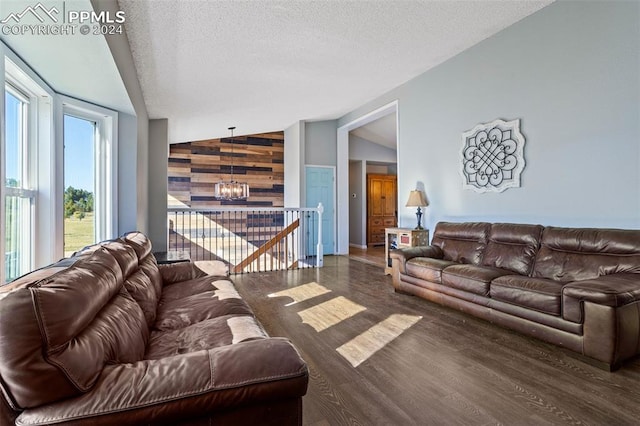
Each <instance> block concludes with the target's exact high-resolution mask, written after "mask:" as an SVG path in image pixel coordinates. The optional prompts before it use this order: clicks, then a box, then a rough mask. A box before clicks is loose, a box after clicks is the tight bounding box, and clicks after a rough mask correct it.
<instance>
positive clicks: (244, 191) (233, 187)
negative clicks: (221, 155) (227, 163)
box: [214, 127, 249, 201]
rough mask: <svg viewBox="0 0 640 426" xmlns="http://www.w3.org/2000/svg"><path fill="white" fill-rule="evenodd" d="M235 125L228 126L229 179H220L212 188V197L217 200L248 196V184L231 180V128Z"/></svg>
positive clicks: (240, 198) (238, 198) (230, 199)
mask: <svg viewBox="0 0 640 426" xmlns="http://www.w3.org/2000/svg"><path fill="white" fill-rule="evenodd" d="M234 129H235V127H229V130H230V131H231V180H230V181H229V182H225V181H224V180H223V181H220V182H218V183H216V185H215V189H214V197H215V198H216V199H218V200H226V201H232V200H246V199H247V198H248V197H249V184H247V183H240V182H236V181H234V180H233V130H234Z"/></svg>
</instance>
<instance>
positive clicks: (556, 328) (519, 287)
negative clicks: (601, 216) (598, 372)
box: [391, 222, 640, 369]
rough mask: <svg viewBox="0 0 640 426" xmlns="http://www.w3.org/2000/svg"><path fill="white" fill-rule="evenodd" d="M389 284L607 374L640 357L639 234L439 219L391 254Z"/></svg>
mask: <svg viewBox="0 0 640 426" xmlns="http://www.w3.org/2000/svg"><path fill="white" fill-rule="evenodd" d="M391 258H392V265H393V286H394V288H395V290H396V291H398V292H405V293H409V294H413V295H416V296H419V297H423V298H425V299H427V300H430V301H433V302H437V303H440V304H442V305H446V306H450V307H453V308H457V309H459V310H461V311H464V312H466V313H469V314H471V315H475V316H477V317H480V318H483V319H485V320H488V321H491V322H493V323H496V324H500V325H502V326H505V327H508V328H511V329H514V330H516V331H519V332H521V333H524V334H527V335H529V336H533V337H536V338H538V339H542V340H544V341H547V342H550V343H553V344H556V345H559V346H562V347H565V348H568V349H570V350H572V351H575V352H578V353H580V354H582V355H584V356H585V357H587V358H585V360H587V361H592V362H593V363H594V364H596V365H598V366H600V367H603V368H608V369H616V368H618V367H619V366H620V364H621V363H622V362H623V361H624V360H626V359H629V358H631V357H634V356H636V355H637V354H638V353H640V230H618V229H577V228H557V227H542V226H540V225H522V224H503V223H496V224H490V223H446V222H441V223H438V225H437V226H436V228H435V232H434V235H433V239H432V242H431V245H430V246H428V247H413V248H408V249H401V250H395V251H392V253H391Z"/></svg>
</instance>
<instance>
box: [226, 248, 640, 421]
mask: <svg viewBox="0 0 640 426" xmlns="http://www.w3.org/2000/svg"><path fill="white" fill-rule="evenodd" d="M324 264H325V266H324V267H323V268H320V269H306V270H297V271H290V272H272V273H255V274H244V275H236V276H234V277H233V280H234V281H235V282H236V285H237V287H238V290H239V291H240V293H241V294H242V295H243V297H245V299H246V300H247V301H248V303H249V304H250V305H251V306H252V308H253V309H254V311H255V313H256V315H257V317H258V318H259V320H260V321H261V322H262V324H263V325H264V327H265V328H266V330H267V331H268V332H269V334H270V335H272V336H285V337H288V338H289V339H291V340H292V341H293V343H294V344H295V345H296V346H297V347H298V349H299V350H300V353H301V355H302V356H303V358H304V359H305V360H306V361H307V363H308V365H309V371H310V382H309V390H308V393H307V395H306V396H305V397H304V402H303V407H304V424H306V425H347V424H348V425H430V424H435V425H440V424H446V425H450V424H456V425H497V424H505V425H545V424H589V425H626V424H628V425H631V424H640V360H638V359H636V360H634V361H632V362H629V363H627V364H625V365H624V366H623V367H622V369H620V370H619V371H617V372H615V373H608V372H605V371H602V370H599V369H597V368H596V367H593V366H591V365H589V364H587V363H585V362H583V361H581V360H579V359H577V358H576V357H575V356H574V355H572V354H571V353H569V352H568V351H565V350H562V349H560V348H557V347H555V346H552V345H548V344H546V343H543V342H539V341H537V340H534V339H531V338H529V337H525V336H522V335H520V334H517V333H515V332H511V331H509V330H506V329H503V328H500V327H498V326H494V325H492V324H490V323H488V322H485V321H482V320H479V319H475V318H473V317H471V316H468V315H465V314H463V313H460V312H458V311H455V310H452V309H449V308H445V307H441V306H439V305H436V304H432V303H430V302H427V301H425V300H422V299H419V298H416V297H413V296H408V295H403V294H396V293H394V291H393V288H392V286H391V277H389V276H385V275H384V273H383V269H382V268H381V267H378V266H373V265H370V264H367V263H364V262H359V261H354V260H349V258H347V257H344V256H327V257H325V261H324ZM314 282H315V283H317V284H319V285H320V286H322V287H324V289H325V290H327V291H326V292H324V293H322V294H320V292H316V293H317V294H318V295H316V296H315V297H312V298H309V299H307V300H302V299H304V297H300V298H298V299H299V300H301V301H300V302H298V303H293V302H294V300H293V299H292V298H291V297H282V296H280V297H268V295H269V294H273V293H277V292H281V291H286V290H291V289H293V288H296V287H298V286H301V285H304V284H308V283H314ZM307 287H309V288H311V289H312V290H314V291H315V290H317V289H318V288H321V287H319V286H316V285H314V284H312V285H311V286H307ZM311 293H312V294H315V293H314V292H313V291H312V292H311ZM307 297H308V296H307ZM336 298H339V300H340V301H342V302H345V301H344V299H347V300H348V301H350V302H352V305H353V304H355V305H356V306H357V305H359V306H360V307H361V308H365V309H364V310H360V312H358V313H357V314H355V315H352V316H349V315H350V310H349V306H350V305H349V306H347V305H345V304H344V303H343V304H342V305H339V306H338V305H335V304H334V303H335V302H336V300H335V299H336ZM324 302H329V303H327V304H326V306H328V307H331V306H334V307H335V308H334V309H333V310H327V311H326V312H327V313H326V316H327V317H328V318H329V319H333V320H334V322H336V321H337V322H336V323H335V325H332V326H330V327H328V328H324V329H322V330H321V331H316V330H317V328H319V327H318V326H317V325H315V326H314V324H313V319H314V317H313V316H310V315H306V314H304V313H308V312H315V313H316V314H317V309H319V308H316V309H315V310H314V309H311V310H310V311H307V310H308V309H310V308H314V307H317V306H318V305H321V304H322V303H324ZM287 305H288V306H287ZM323 306H325V305H323ZM300 312H304V313H303V316H304V317H305V318H306V320H307V321H308V322H309V321H310V322H311V323H303V322H302V317H301V315H300ZM351 313H352V312H351ZM397 314H401V315H406V316H411V317H412V318H413V317H416V316H420V317H422V318H421V319H419V320H418V321H417V322H416V323H415V324H413V325H412V326H410V327H409V328H407V329H406V330H404V331H402V330H400V331H401V334H399V336H397V337H396V338H395V339H393V340H392V341H390V342H389V343H388V344H386V346H384V347H382V349H380V350H378V351H377V352H375V353H372V354H370V356H369V357H368V358H367V359H366V360H365V361H364V362H362V363H361V364H359V365H357V367H353V365H352V363H351V362H350V361H349V360H348V359H347V358H346V357H345V356H343V355H341V353H339V352H338V351H337V349H338V348H339V347H342V346H343V345H345V344H346V343H347V342H350V341H352V339H354V338H356V341H358V342H360V343H362V342H364V343H362V344H363V347H365V349H366V348H367V347H369V346H368V345H370V344H371V343H375V342H374V341H372V339H369V340H367V339H364V338H360V337H357V336H362V335H363V333H364V335H368V336H369V337H371V335H372V332H369V333H367V330H370V329H372V327H374V329H375V330H377V332H373V336H374V337H375V338H379V339H380V340H382V341H386V340H385V333H386V331H384V330H387V331H389V330H395V331H396V332H397V331H398V330H397V327H396V328H394V327H391V326H389V327H386V328H385V327H382V328H383V329H384V330H383V331H382V332H380V327H379V326H377V325H379V324H381V323H383V322H385V320H387V319H388V318H389V317H390V316H394V315H397ZM334 317H335V318H334ZM341 318H343V319H342V320H341V321H340V319H341ZM376 333H377V334H376ZM386 339H387V340H388V336H386ZM373 340H375V339H373ZM360 349H362V348H360Z"/></svg>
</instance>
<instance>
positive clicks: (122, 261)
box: [74, 239, 138, 278]
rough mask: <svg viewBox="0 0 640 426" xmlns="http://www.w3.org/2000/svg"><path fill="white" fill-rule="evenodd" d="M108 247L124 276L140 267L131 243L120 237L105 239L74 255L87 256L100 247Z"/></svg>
mask: <svg viewBox="0 0 640 426" xmlns="http://www.w3.org/2000/svg"><path fill="white" fill-rule="evenodd" d="M101 247H104V248H106V249H107V250H108V251H109V253H110V254H111V255H112V256H113V257H114V259H115V260H116V261H117V262H118V265H120V269H121V270H122V276H123V277H124V278H126V277H128V276H129V275H131V274H132V273H133V272H134V271H135V270H136V269H138V256H137V254H136V252H135V250H134V249H133V247H131V246H130V245H129V244H126V243H125V242H124V241H122V240H120V239H115V240H109V241H103V242H100V243H96V244H93V245H90V246H87V247H85V248H83V249H82V250H80V251H78V252H76V253H74V257H78V256H86V255H88V254H91V253H93V252H95V251H96V250H98V249H99V248H101Z"/></svg>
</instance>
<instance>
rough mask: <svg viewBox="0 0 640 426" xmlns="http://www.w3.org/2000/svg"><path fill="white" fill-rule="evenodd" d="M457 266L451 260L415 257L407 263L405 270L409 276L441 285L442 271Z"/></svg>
mask: <svg viewBox="0 0 640 426" xmlns="http://www.w3.org/2000/svg"><path fill="white" fill-rule="evenodd" d="M455 264H456V263H455V262H452V261H451V260H441V259H432V258H430V257H414V258H413V259H411V260H409V261H407V264H406V265H405V269H406V272H407V275H411V276H412V277H416V278H421V279H423V280H427V281H431V282H434V283H438V284H440V283H442V270H443V269H444V268H446V267H447V266H451V265H455Z"/></svg>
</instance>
